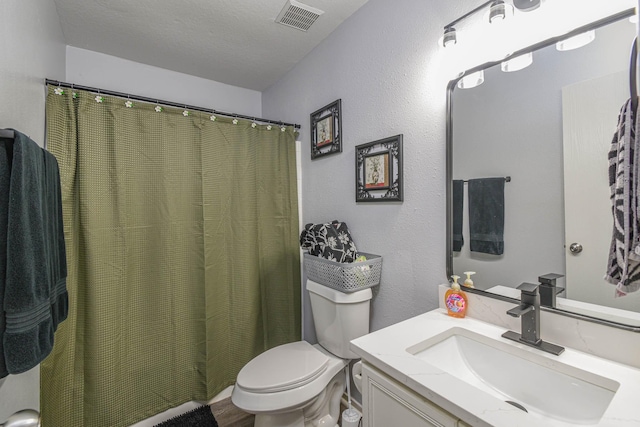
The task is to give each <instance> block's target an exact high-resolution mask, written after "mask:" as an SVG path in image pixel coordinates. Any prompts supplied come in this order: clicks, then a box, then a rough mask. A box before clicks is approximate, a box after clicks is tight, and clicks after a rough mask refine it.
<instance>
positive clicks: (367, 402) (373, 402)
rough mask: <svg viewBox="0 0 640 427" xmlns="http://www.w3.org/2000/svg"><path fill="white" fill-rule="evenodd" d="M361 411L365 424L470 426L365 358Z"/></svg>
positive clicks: (367, 426)
mask: <svg viewBox="0 0 640 427" xmlns="http://www.w3.org/2000/svg"><path fill="white" fill-rule="evenodd" d="M362 412H363V427H390V426H402V427H434V426H435V427H471V426H469V425H468V424H466V423H465V422H463V421H461V420H459V419H458V417H456V416H454V415H452V414H450V413H448V412H447V411H445V410H443V409H442V408H440V407H439V406H437V405H435V404H433V403H432V402H430V401H429V400H427V399H425V398H424V397H422V396H420V395H418V394H417V393H415V392H413V391H412V390H410V389H409V388H407V387H405V386H404V385H402V384H400V383H399V382H397V381H395V380H394V379H392V378H390V377H388V376H387V375H385V374H383V373H382V372H380V371H378V370H377V369H375V368H374V367H372V366H371V365H368V364H367V363H366V362H365V363H363V364H362Z"/></svg>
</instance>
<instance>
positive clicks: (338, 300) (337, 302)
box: [307, 280, 372, 359]
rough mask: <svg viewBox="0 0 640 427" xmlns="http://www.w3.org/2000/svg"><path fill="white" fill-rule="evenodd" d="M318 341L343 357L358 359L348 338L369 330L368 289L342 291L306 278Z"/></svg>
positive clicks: (369, 297)
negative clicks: (350, 346)
mask: <svg viewBox="0 0 640 427" xmlns="http://www.w3.org/2000/svg"><path fill="white" fill-rule="evenodd" d="M307 291H309V298H310V300H311V312H312V315H313V322H314V323H315V330H316V337H317V338H318V343H319V344H320V345H321V346H322V347H324V348H325V349H327V350H328V351H330V352H331V353H332V354H334V355H336V356H338V357H340V358H342V359H358V358H359V356H358V355H357V354H355V353H354V352H352V351H351V350H350V349H349V342H350V341H351V340H353V339H356V338H358V337H361V336H363V335H366V334H368V333H369V303H370V301H371V296H372V293H371V289H370V288H367V289H363V290H361V291H356V292H352V293H344V292H340V291H337V290H335V289H332V288H329V287H327V286H324V285H321V284H319V283H316V282H314V281H311V280H307Z"/></svg>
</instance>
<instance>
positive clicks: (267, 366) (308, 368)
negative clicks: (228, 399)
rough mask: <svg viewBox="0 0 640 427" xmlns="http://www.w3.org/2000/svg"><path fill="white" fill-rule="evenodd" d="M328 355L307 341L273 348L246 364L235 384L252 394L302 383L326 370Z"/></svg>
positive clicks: (288, 387)
mask: <svg viewBox="0 0 640 427" xmlns="http://www.w3.org/2000/svg"><path fill="white" fill-rule="evenodd" d="M328 364H329V358H328V357H327V356H326V355H325V354H324V353H322V352H320V351H318V350H316V348H315V347H313V346H312V345H311V344H309V343H308V342H306V341H298V342H293V343H289V344H284V345H281V346H278V347H274V348H272V349H270V350H267V351H266V352H264V353H262V354H260V355H259V356H257V357H255V358H254V359H253V360H251V361H250V362H249V363H247V364H246V365H245V366H244V367H243V368H242V370H241V371H240V373H239V374H238V378H237V384H238V385H239V386H240V387H242V388H243V389H245V390H247V391H250V392H253V393H275V392H279V391H285V390H290V389H293V388H296V387H300V386H303V385H305V384H308V383H310V382H311V381H313V380H315V379H316V378H318V377H319V376H320V375H322V373H323V372H324V371H325V370H326V369H327V366H328Z"/></svg>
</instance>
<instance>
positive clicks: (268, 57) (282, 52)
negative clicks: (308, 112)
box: [54, 0, 368, 91]
mask: <svg viewBox="0 0 640 427" xmlns="http://www.w3.org/2000/svg"><path fill="white" fill-rule="evenodd" d="M54 1H55V3H56V7H57V10H58V15H59V17H60V22H61V25H62V31H63V33H64V37H65V40H66V43H67V44H68V45H70V46H75V47H78V48H82V49H88V50H92V51H95V52H101V53H105V54H108V55H113V56H117V57H120V58H125V59H129V60H132V61H136V62H140V63H144V64H148V65H154V66H157V67H161V68H166V69H169V70H173V71H178V72H182V73H187V74H191V75H194V76H199V77H203V78H206V79H210V80H215V81H218V82H222V83H227V84H230V85H234V86H240V87H244V88H248V89H254V90H258V91H263V90H265V89H266V88H268V87H269V86H270V85H272V84H273V83H275V82H276V81H278V80H279V79H280V78H281V77H282V76H283V75H284V74H285V73H286V72H287V71H289V70H290V69H291V68H293V66H294V65H295V64H296V63H297V62H298V61H300V60H301V59H302V58H303V57H304V56H305V55H306V54H307V53H309V52H310V51H311V50H312V49H313V48H314V47H315V46H317V45H318V44H319V43H320V42H321V41H322V40H324V38H325V37H327V36H328V35H329V34H330V33H331V32H332V31H333V30H334V29H335V28H336V27H338V25H340V24H341V23H342V22H343V21H344V20H345V19H346V18H348V17H349V16H350V15H351V14H352V13H353V12H355V11H356V10H357V9H358V8H360V7H361V6H362V5H363V4H365V3H366V2H367V1H368V0H339V1H338V0H302V1H301V3H304V4H305V5H308V6H311V7H314V8H316V9H320V10H322V11H324V12H325V13H324V14H323V15H321V16H320V17H319V18H318V20H317V21H316V22H315V23H314V24H313V25H312V26H311V28H310V29H309V30H308V31H307V32H303V31H300V30H297V29H294V28H290V27H286V26H284V25H281V24H276V23H275V22H274V20H275V18H276V17H277V16H278V14H279V13H280V11H281V10H282V7H283V6H284V5H285V1H286V0H135V1H132V0H54Z"/></svg>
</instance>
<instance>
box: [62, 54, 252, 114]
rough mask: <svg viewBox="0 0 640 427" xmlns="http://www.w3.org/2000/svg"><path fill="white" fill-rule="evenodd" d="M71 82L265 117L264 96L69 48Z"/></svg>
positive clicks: (68, 63)
mask: <svg viewBox="0 0 640 427" xmlns="http://www.w3.org/2000/svg"><path fill="white" fill-rule="evenodd" d="M66 64H67V75H66V81H67V82H69V83H75V84H81V85H84V86H91V87H96V88H99V89H107V90H113V91H117V92H123V93H130V94H134V95H141V96H146V97H149V98H159V99H162V100H165V101H172V102H184V103H185V104H188V105H194V106H197V107H205V108H211V109H214V110H219V111H225V112H229V113H238V114H245V115H247V116H252V117H253V116H256V117H262V93H260V92H258V91H256V90H251V89H244V88H240V87H237V86H231V85H227V84H224V83H219V82H215V81H212V80H207V79H203V78H200V77H195V76H191V75H188V74H184V73H178V72H175V71H169V70H165V69H162V68H158V67H153V66H151V65H145V64H141V63H139V62H134V61H129V60H126V59H122V58H117V57H115V56H111V55H105V54H103V53H98V52H93V51H90V50H86V49H79V48H76V47H72V46H67V56H66Z"/></svg>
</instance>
